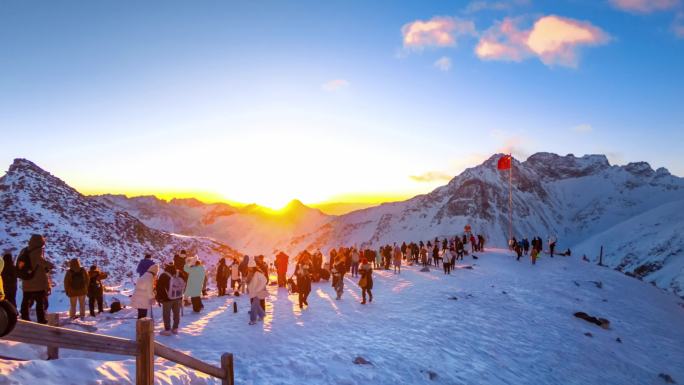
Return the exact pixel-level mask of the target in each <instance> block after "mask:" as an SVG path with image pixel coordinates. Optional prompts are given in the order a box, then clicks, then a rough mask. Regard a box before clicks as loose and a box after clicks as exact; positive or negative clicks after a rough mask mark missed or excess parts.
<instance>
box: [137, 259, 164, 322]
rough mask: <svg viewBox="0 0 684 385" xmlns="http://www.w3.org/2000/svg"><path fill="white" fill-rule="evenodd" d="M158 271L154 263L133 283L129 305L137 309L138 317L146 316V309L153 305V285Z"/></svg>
mask: <svg viewBox="0 0 684 385" xmlns="http://www.w3.org/2000/svg"><path fill="white" fill-rule="evenodd" d="M158 272H159V265H157V264H154V265H152V266H150V267H149V268H148V269H147V271H145V274H143V275H142V277H140V278H138V281H137V282H136V283H135V290H134V291H133V295H132V296H131V307H134V308H136V309H138V319H140V318H145V317H147V310H148V309H150V308H151V307H152V306H154V301H155V300H154V286H155V283H156V280H157V273H158Z"/></svg>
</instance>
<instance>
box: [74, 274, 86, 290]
mask: <svg viewBox="0 0 684 385" xmlns="http://www.w3.org/2000/svg"><path fill="white" fill-rule="evenodd" d="M85 274H86V273H85V270H83V269H81V270H79V271H76V272H72V273H71V287H72V288H74V290H81V289H85V288H86V287H85Z"/></svg>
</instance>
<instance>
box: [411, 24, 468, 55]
mask: <svg viewBox="0 0 684 385" xmlns="http://www.w3.org/2000/svg"><path fill="white" fill-rule="evenodd" d="M401 34H402V36H403V41H404V48H406V49H417V50H420V49H423V48H425V47H452V46H455V45H456V42H457V39H458V38H459V37H462V36H469V35H470V36H475V35H476V34H477V31H476V29H475V23H474V22H473V21H471V20H463V19H459V18H456V17H451V16H435V17H433V18H432V19H430V20H414V21H412V22H410V23H406V24H404V26H403V27H401Z"/></svg>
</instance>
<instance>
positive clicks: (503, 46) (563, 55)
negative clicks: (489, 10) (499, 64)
mask: <svg viewBox="0 0 684 385" xmlns="http://www.w3.org/2000/svg"><path fill="white" fill-rule="evenodd" d="M519 22H520V19H514V18H508V17H507V18H504V19H503V20H502V21H500V22H498V23H496V24H495V25H494V26H493V27H491V28H489V29H488V30H487V31H485V33H484V34H483V35H482V37H481V38H480V41H479V43H478V44H477V47H476V48H475V54H477V56H478V57H479V58H480V59H482V60H503V61H516V62H519V61H522V60H524V59H527V58H529V57H535V56H536V57H538V58H539V60H541V61H542V62H543V63H544V64H546V65H547V66H553V65H560V66H565V67H573V68H574V67H577V65H578V62H579V52H578V51H579V48H580V47H582V46H597V45H601V44H605V43H607V42H608V41H610V36H609V35H608V34H607V33H605V32H604V31H603V30H601V29H600V28H598V27H596V26H594V25H592V24H591V23H589V22H586V21H579V20H575V19H569V18H565V17H560V16H555V15H548V16H542V17H540V18H538V19H537V20H536V21H535V22H534V25H533V26H532V28H531V29H527V30H525V29H521V28H520V27H519V26H518V24H519Z"/></svg>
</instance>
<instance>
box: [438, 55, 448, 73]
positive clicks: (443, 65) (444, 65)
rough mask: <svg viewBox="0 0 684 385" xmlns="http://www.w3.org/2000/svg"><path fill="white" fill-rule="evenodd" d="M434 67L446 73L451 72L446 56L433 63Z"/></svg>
mask: <svg viewBox="0 0 684 385" xmlns="http://www.w3.org/2000/svg"><path fill="white" fill-rule="evenodd" d="M434 66H435V67H436V68H438V69H439V70H440V71H443V72H448V71H449V70H451V59H449V58H448V57H446V56H442V57H441V58H439V59H437V61H435V63H434Z"/></svg>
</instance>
